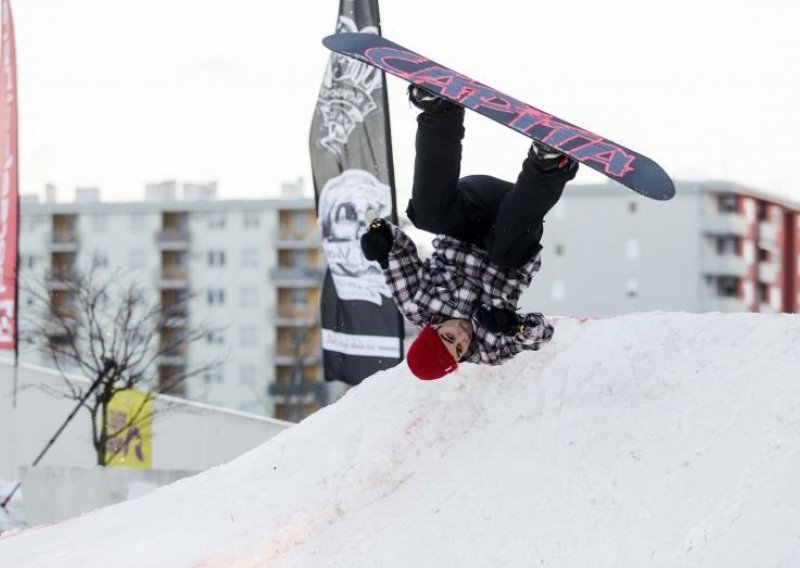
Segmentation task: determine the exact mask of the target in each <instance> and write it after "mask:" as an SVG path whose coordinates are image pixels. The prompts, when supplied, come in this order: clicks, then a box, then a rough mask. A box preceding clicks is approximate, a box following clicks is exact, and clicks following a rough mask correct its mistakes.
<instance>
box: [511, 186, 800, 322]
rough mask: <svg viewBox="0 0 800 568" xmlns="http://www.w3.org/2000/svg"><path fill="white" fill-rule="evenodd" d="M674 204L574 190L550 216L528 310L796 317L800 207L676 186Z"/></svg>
mask: <svg viewBox="0 0 800 568" xmlns="http://www.w3.org/2000/svg"><path fill="white" fill-rule="evenodd" d="M676 185H677V194H676V196H675V198H674V199H672V200H671V201H667V202H659V201H653V200H649V199H644V198H642V197H640V196H638V195H636V194H634V193H632V192H630V191H628V190H627V189H624V188H621V187H620V186H618V185H615V184H608V185H597V186H581V185H572V186H568V187H567V189H566V191H565V193H564V197H563V198H562V199H561V201H560V202H559V203H558V205H556V207H555V208H554V210H553V211H552V212H551V213H550V214H549V215H548V218H547V220H546V222H545V231H544V237H543V241H542V244H543V246H544V249H543V252H542V269H541V271H540V273H539V274H538V275H537V276H536V277H535V278H534V280H533V283H532V285H531V287H530V289H529V290H528V291H527V292H526V293H525V295H524V296H523V298H522V301H521V306H522V307H523V308H524V309H525V310H528V311H540V312H544V313H549V314H558V315H580V316H610V315H615V314H623V313H630V312H636V311H650V310H665V311H689V312H707V311H724V312H743V311H746V312H790V313H795V312H797V309H798V303H799V302H800V297H798V294H799V293H800V274H799V273H798V265H799V264H800V262H799V261H798V254H800V224H799V223H800V221H798V211H800V204H794V203H783V202H777V201H775V200H774V199H771V198H768V197H766V196H763V195H760V194H759V192H757V191H755V190H752V189H751V188H747V187H744V186H741V185H737V184H732V183H725V182H703V183H688V182H684V183H678V184H676Z"/></svg>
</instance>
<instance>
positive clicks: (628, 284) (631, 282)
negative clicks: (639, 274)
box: [625, 278, 639, 299]
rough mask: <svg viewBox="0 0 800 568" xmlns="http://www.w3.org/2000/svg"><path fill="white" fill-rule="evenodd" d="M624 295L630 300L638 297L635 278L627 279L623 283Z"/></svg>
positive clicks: (637, 284) (637, 282)
mask: <svg viewBox="0 0 800 568" xmlns="http://www.w3.org/2000/svg"><path fill="white" fill-rule="evenodd" d="M625 295H626V296H627V297H628V298H631V299H634V298H636V297H638V296H639V281H638V280H637V279H636V278H628V279H627V280H626V281H625Z"/></svg>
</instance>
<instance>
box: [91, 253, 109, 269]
mask: <svg viewBox="0 0 800 568" xmlns="http://www.w3.org/2000/svg"><path fill="white" fill-rule="evenodd" d="M92 265H94V266H95V267H96V268H108V253H106V252H105V251H101V250H100V251H97V252H95V253H94V256H93V257H92Z"/></svg>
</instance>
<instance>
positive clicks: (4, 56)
mask: <svg viewBox="0 0 800 568" xmlns="http://www.w3.org/2000/svg"><path fill="white" fill-rule="evenodd" d="M2 2H3V23H2V28H3V29H2V46H1V51H0V66H2V69H0V164H2V172H0V271H1V272H0V349H15V348H16V343H17V310H16V304H17V253H18V251H17V244H18V237H19V234H18V225H19V223H18V221H19V217H18V211H19V188H18V171H17V64H16V57H17V53H16V47H15V45H14V23H13V21H12V19H11V5H10V3H9V0H2Z"/></svg>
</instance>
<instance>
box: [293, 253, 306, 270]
mask: <svg viewBox="0 0 800 568" xmlns="http://www.w3.org/2000/svg"><path fill="white" fill-rule="evenodd" d="M309 258H310V254H309V252H308V251H307V250H295V251H292V266H298V267H308V266H310V263H309Z"/></svg>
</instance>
